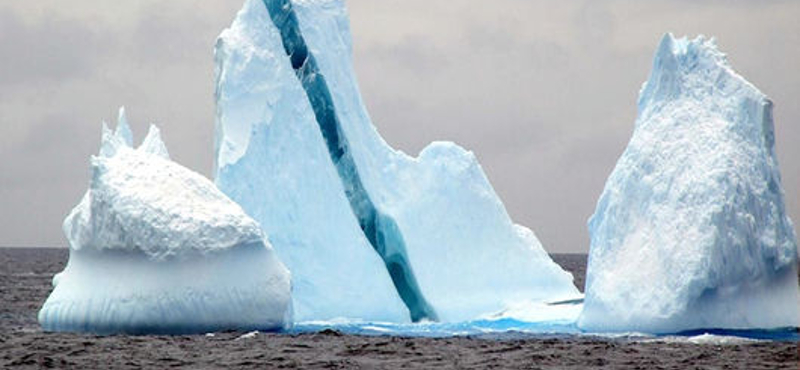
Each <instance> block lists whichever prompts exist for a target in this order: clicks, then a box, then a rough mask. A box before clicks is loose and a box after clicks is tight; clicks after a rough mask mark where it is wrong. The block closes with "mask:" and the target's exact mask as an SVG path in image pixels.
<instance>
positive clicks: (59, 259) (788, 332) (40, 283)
mask: <svg viewBox="0 0 800 370" xmlns="http://www.w3.org/2000/svg"><path fill="white" fill-rule="evenodd" d="M68 254H69V252H68V250H67V249H64V248H0V266H2V269H1V270H0V298H1V299H0V301H2V302H3V305H2V306H0V329H9V328H16V329H22V330H26V331H39V330H41V329H40V327H39V324H38V321H37V318H36V315H37V313H38V310H39V308H40V307H41V305H42V303H43V302H44V300H45V299H46V298H47V295H48V294H49V293H50V289H51V285H50V282H51V279H52V277H53V275H54V274H55V273H57V272H59V271H61V270H62V269H63V268H64V265H65V264H66V261H67V258H68ZM552 257H553V259H554V260H555V261H556V262H557V263H558V264H559V265H561V266H562V267H563V268H565V269H566V270H568V271H570V272H571V273H572V274H573V276H574V279H575V283H576V285H577V286H578V287H579V289H580V290H581V291H582V290H583V285H584V281H585V277H586V258H587V256H586V254H553V255H552ZM563 309H572V310H575V309H579V306H574V305H570V304H567V305H564V306H563ZM326 329H329V330H335V331H338V332H341V333H345V334H350V335H377V336H385V335H391V336H402V337H433V338H436V337H452V336H473V337H485V338H521V337H553V336H555V337H563V336H570V335H577V336H580V335H590V336H594V337H607V338H613V339H620V338H624V339H630V340H648V339H658V338H670V339H671V340H687V341H691V340H692V338H698V337H704V338H705V339H706V340H707V341H710V340H711V339H710V338H716V339H718V341H720V342H724V341H726V340H728V339H727V338H729V337H735V338H743V339H754V340H774V341H790V342H791V341H795V342H796V341H798V340H800V335H798V330H797V329H796V328H786V329H780V330H721V329H713V328H710V329H707V330H693V331H690V332H684V333H674V334H670V335H661V336H653V335H647V334H641V333H610V334H598V333H583V332H582V331H581V330H580V329H578V328H577V327H576V326H575V325H574V323H573V322H571V321H544V322H525V321H520V320H515V319H511V318H502V317H501V318H496V319H481V320H473V321H467V322H458V323H438V322H421V323H413V324H394V323H384V322H354V321H329V322H301V323H296V324H295V325H294V326H293V327H292V328H291V329H289V330H288V331H287V332H286V334H290V335H293V334H302V333H314V332H319V331H323V330H326Z"/></svg>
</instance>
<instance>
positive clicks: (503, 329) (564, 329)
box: [286, 318, 800, 342]
mask: <svg viewBox="0 0 800 370" xmlns="http://www.w3.org/2000/svg"><path fill="white" fill-rule="evenodd" d="M325 329H333V330H337V331H340V332H342V333H344V334H351V335H383V336H396V337H431V338H448V337H458V336H477V337H487V338H497V339H508V338H536V337H564V336H567V337H569V336H587V337H597V338H606V339H614V340H617V339H619V340H653V339H655V340H658V339H668V338H672V339H682V338H685V339H689V338H691V337H696V336H700V335H704V334H711V335H715V336H720V337H736V338H743V339H757V340H771V341H779V342H798V341H800V328H776V329H750V330H732V329H697V330H691V331H684V332H679V333H665V334H645V333H591V332H585V331H582V330H580V329H578V327H577V326H576V325H575V323H574V322H571V321H549V322H548V321H546V322H535V323H533V322H525V321H520V320H516V319H511V318H505V319H498V320H473V321H464V322H456V323H439V322H421V323H414V324H393V323H368V322H341V323H338V322H331V323H327V322H307V323H296V324H295V325H294V326H293V327H292V328H291V329H289V330H287V331H286V332H287V333H289V334H300V333H314V332H319V331H322V330H325Z"/></svg>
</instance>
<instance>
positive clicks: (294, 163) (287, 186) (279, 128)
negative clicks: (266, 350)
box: [216, 0, 410, 322]
mask: <svg viewBox="0 0 800 370" xmlns="http://www.w3.org/2000/svg"><path fill="white" fill-rule="evenodd" d="M216 63H217V64H216V73H217V92H216V95H217V135H216V141H217V148H216V149H217V152H216V168H217V170H216V183H217V186H219V188H220V189H221V190H222V191H223V192H225V193H226V194H227V195H228V196H230V197H231V198H232V199H233V200H235V201H236V202H238V203H239V204H241V205H242V207H243V208H244V209H245V211H247V213H248V214H249V215H251V216H252V217H253V218H255V219H256V220H258V221H259V223H260V224H261V226H262V228H263V229H264V231H265V232H266V233H267V234H268V235H269V239H270V242H271V243H272V245H273V246H274V248H275V250H276V252H277V253H278V255H279V256H280V258H281V260H282V261H284V262H285V263H286V265H287V267H288V268H289V269H290V270H291V271H292V281H293V292H292V300H293V307H294V318H295V320H297V321H310V320H331V319H337V318H347V319H360V320H365V321H388V322H408V321H410V318H409V313H408V309H407V308H406V307H405V305H404V304H403V301H402V300H401V299H400V297H399V296H398V294H397V292H396V291H395V288H394V285H393V284H392V280H391V278H390V277H389V274H388V272H387V271H386V268H385V267H384V265H383V261H382V260H381V259H380V257H379V256H378V255H377V254H376V253H375V252H374V250H373V249H372V246H371V245H370V244H369V242H368V241H367V239H366V238H365V237H364V234H363V233H362V232H361V230H360V228H359V226H358V222H357V221H356V218H355V216H354V215H353V212H352V211H351V210H350V206H349V204H348V201H347V198H346V197H345V195H344V189H343V187H342V183H341V180H340V179H339V177H338V175H337V173H336V170H335V168H334V167H333V163H332V161H331V159H330V156H329V155H328V151H327V149H326V147H325V142H324V140H323V137H322V134H321V133H320V130H319V128H318V126H317V123H316V121H315V119H314V114H313V112H312V110H311V106H310V103H309V101H308V99H307V98H306V95H305V93H304V91H303V88H302V87H301V85H300V82H299V81H298V79H297V77H296V76H295V74H294V71H293V69H292V66H291V65H290V63H289V60H288V59H287V58H286V54H285V53H284V50H283V46H282V41H281V37H280V35H279V33H278V29H277V28H276V27H275V25H274V24H273V23H272V21H271V20H270V17H269V14H268V13H267V10H266V7H265V6H264V4H263V3H262V2H261V1H260V0H249V1H247V2H246V3H245V5H244V7H243V9H242V10H240V11H239V13H238V14H237V16H236V19H235V20H234V22H233V24H232V25H231V27H230V28H228V29H226V30H225V31H223V32H222V34H221V35H220V37H219V39H218V41H217V47H216Z"/></svg>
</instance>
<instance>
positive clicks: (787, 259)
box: [578, 35, 800, 333]
mask: <svg viewBox="0 0 800 370" xmlns="http://www.w3.org/2000/svg"><path fill="white" fill-rule="evenodd" d="M780 184H781V182H780V173H779V171H778V163H777V159H776V155H775V143H774V131H773V121H772V103H771V102H770V101H769V99H767V97H766V96H764V94H762V93H761V92H760V91H758V89H756V88H755V87H754V86H753V85H751V84H750V83H749V82H747V81H745V79H744V78H742V77H741V76H739V75H738V74H736V72H734V71H733V70H732V69H731V67H730V65H729V64H728V62H727V60H726V58H725V56H724V55H723V54H722V53H720V52H719V51H718V50H717V48H716V46H715V44H714V42H713V40H709V39H705V38H703V37H698V38H697V39H695V40H687V39H685V38H683V39H675V38H673V37H672V35H666V36H665V37H664V39H663V41H662V42H661V46H660V47H659V50H658V51H657V53H656V56H655V61H654V62H653V71H652V73H651V74H650V79H649V80H648V81H647V83H646V84H645V85H644V87H643V88H642V91H641V95H640V98H639V117H638V119H637V122H636V128H635V130H634V132H633V137H632V138H631V140H630V143H629V144H628V147H627V149H626V150H625V152H624V154H623V155H622V157H621V158H620V159H619V161H618V162H617V166H616V168H615V169H614V171H613V173H612V174H611V176H610V177H609V179H608V182H607V183H606V187H605V190H604V191H603V194H602V196H601V197H600V200H599V201H598V204H597V209H596V211H595V213H594V215H593V216H592V218H591V220H590V221H589V231H590V234H591V250H590V254H589V265H588V268H587V277H586V299H585V305H584V310H583V313H582V314H581V317H580V319H579V322H578V325H579V326H580V327H581V328H583V329H585V330H591V331H641V332H651V333H674V332H680V331H686V330H693V329H712V328H718V329H755V328H761V329H764V328H779V327H796V326H798V320H799V319H800V312H798V310H800V308H798V284H797V242H796V237H795V232H794V228H793V226H792V222H791V221H790V220H789V218H788V217H787V215H786V210H785V207H784V199H783V190H782V188H781V185H780Z"/></svg>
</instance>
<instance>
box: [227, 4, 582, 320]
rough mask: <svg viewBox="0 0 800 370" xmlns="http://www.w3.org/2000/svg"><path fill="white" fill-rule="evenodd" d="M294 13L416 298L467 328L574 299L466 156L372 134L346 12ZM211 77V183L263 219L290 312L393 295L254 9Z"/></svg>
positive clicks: (318, 314)
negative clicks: (291, 296)
mask: <svg viewBox="0 0 800 370" xmlns="http://www.w3.org/2000/svg"><path fill="white" fill-rule="evenodd" d="M292 3H293V6H294V9H295V11H296V13H297V16H298V19H299V23H300V26H301V29H302V33H303V37H304V39H305V41H306V43H307V45H308V48H309V50H310V51H311V53H312V54H313V55H314V56H315V57H316V60H317V62H318V64H319V67H320V70H321V73H322V74H323V75H324V76H325V78H326V80H327V84H328V86H329V88H330V91H331V95H332V98H333V102H334V104H335V108H336V113H337V116H338V118H339V121H340V122H341V124H342V131H343V132H342V133H341V135H342V136H344V137H345V138H346V139H347V140H348V142H349V147H350V148H351V149H352V155H353V157H354V160H355V162H356V165H357V167H358V171H359V174H360V176H361V180H362V181H363V184H364V186H365V188H366V190H367V192H368V193H369V195H370V197H371V199H372V201H373V202H374V203H375V205H376V207H377V208H378V210H379V211H380V212H382V213H383V214H385V215H388V216H390V217H392V218H393V219H394V221H395V222H396V223H397V226H398V227H399V229H400V230H399V231H400V233H401V234H402V236H403V238H404V240H405V243H406V253H407V260H408V262H409V264H410V267H411V269H412V270H413V273H414V276H415V278H416V281H417V282H418V284H419V287H420V290H421V293H422V295H423V296H424V298H425V299H427V301H428V302H429V303H430V304H431V306H432V307H433V309H434V310H435V312H436V315H437V317H438V318H439V319H440V320H442V321H463V320H470V319H475V318H478V317H481V316H485V315H489V314H492V313H496V312H503V311H507V309H508V308H509V307H513V306H516V305H518V304H519V303H520V302H544V301H556V300H561V299H570V298H574V297H576V296H579V293H578V291H577V289H576V288H575V287H574V285H573V283H572V276H571V275H570V274H569V273H568V272H565V271H564V270H562V269H561V268H560V267H559V266H558V265H557V264H555V263H554V262H553V261H552V260H551V259H550V257H549V256H548V255H547V253H546V252H545V250H544V249H543V248H542V245H541V244H540V242H539V241H538V239H537V238H536V236H535V235H534V234H533V232H531V231H530V230H529V229H527V228H525V227H523V226H519V225H516V224H514V223H513V222H512V220H511V219H510V218H509V216H508V214H507V212H506V210H505V208H504V206H503V204H502V203H501V201H500V199H499V198H498V196H497V194H496V193H495V192H494V190H493V188H492V186H491V185H490V184H489V182H488V180H487V178H486V176H485V174H484V173H483V170H482V169H481V167H480V165H479V164H478V162H477V160H476V158H475V156H474V155H473V153H471V152H469V151H466V150H464V149H462V148H460V147H459V146H457V145H455V144H453V143H449V142H435V143H433V144H431V145H430V146H428V147H427V148H425V149H424V150H423V151H422V152H421V153H420V154H419V156H418V157H416V158H414V157H410V156H408V155H406V154H404V153H402V152H400V151H397V150H394V149H392V148H391V147H390V146H389V145H388V144H387V143H386V142H385V141H384V140H383V139H382V138H381V136H380V135H379V134H378V132H377V131H376V129H375V127H374V126H373V124H372V122H371V120H370V118H369V115H368V113H367V111H366V109H365V107H364V104H363V102H362V100H361V96H360V93H359V90H358V85H357V81H356V78H355V73H354V71H353V67H352V46H351V39H350V30H349V21H348V18H347V13H346V9H345V6H344V2H343V1H339V0H325V1H293V2H292ZM387 73H389V71H387ZM217 75H218V90H217V100H218V106H217V109H218V111H217V114H218V125H217V174H216V175H217V179H216V181H217V184H218V186H219V187H220V188H221V189H222V190H223V191H224V192H226V194H228V195H229V196H231V198H233V199H234V200H236V201H238V202H240V203H241V204H242V205H243V207H244V208H245V210H247V212H248V213H249V214H250V215H252V216H253V217H254V218H256V219H257V220H259V222H260V223H261V224H262V226H263V227H264V229H265V230H266V231H267V233H268V234H269V235H270V240H271V241H272V243H273V245H274V246H275V248H276V250H277V251H278V253H279V255H280V256H281V258H282V259H283V260H284V261H286V263H287V265H289V268H290V269H291V270H292V272H293V274H294V278H295V308H296V313H297V314H298V315H299V316H301V317H302V318H303V319H319V320H323V319H325V317H324V316H331V315H332V314H333V313H334V312H329V311H332V310H334V308H335V306H331V307H330V308H326V306H328V303H327V302H328V300H327V299H326V300H323V301H320V302H318V303H316V304H318V306H317V307H314V308H313V309H308V310H305V309H301V308H299V307H298V301H299V300H302V299H303V296H304V295H306V294H307V293H305V292H304V289H307V288H314V289H315V290H316V291H315V292H314V293H313V295H312V296H309V299H308V300H309V301H312V300H316V299H317V297H318V296H320V295H321V294H329V295H330V293H331V292H333V293H335V294H334V296H335V295H336V294H340V293H341V292H343V291H345V292H347V291H351V290H355V291H359V292H360V291H363V290H364V289H368V290H377V291H384V290H385V289H392V290H393V288H391V287H392V285H391V281H390V280H387V279H388V275H387V274H386V271H385V267H383V266H382V265H381V264H380V261H378V260H376V259H375V258H376V257H377V255H376V253H375V252H374V251H373V249H372V248H371V246H370V244H369V243H368V242H367V241H366V240H365V239H364V236H363V233H362V232H361V230H360V229H359V226H358V223H357V221H356V220H355V218H354V216H353V212H352V210H351V209H350V206H349V205H348V201H347V198H346V197H345V195H344V193H343V189H342V185H341V179H339V178H337V173H336V170H335V168H334V167H333V165H332V162H331V160H330V159H329V155H328V153H327V152H326V148H325V144H324V140H323V138H322V137H321V135H320V133H319V128H318V127H317V124H316V122H315V118H314V114H313V112H312V111H311V107H310V104H309V102H308V99H307V97H305V96H303V95H302V90H301V87H300V85H299V82H297V78H296V76H295V75H294V73H293V71H292V68H291V65H290V62H289V60H288V58H287V56H286V55H285V52H284V50H283V47H282V44H281V39H280V37H279V36H278V31H277V29H276V28H275V26H274V24H272V23H270V21H269V17H268V15H267V14H266V9H265V8H264V6H263V3H262V2H261V1H257V0H249V1H247V3H246V5H245V8H244V9H243V11H242V12H240V13H239V16H238V17H237V20H236V22H234V24H233V26H232V27H231V28H230V29H229V30H226V31H225V32H223V34H222V36H221V38H220V41H219V42H218V47H217ZM353 253H358V254H357V256H358V257H356V255H354V254H353ZM345 258H346V259H347V260H348V261H347V262H345V261H343V259H345ZM365 261H366V262H365ZM373 266H374V267H375V268H373ZM342 267H344V269H345V270H347V271H348V273H349V274H352V275H354V276H356V277H357V278H356V279H353V281H352V282H350V281H331V279H332V278H331V277H330V276H334V277H336V278H339V279H343V278H342V277H341V276H340V273H338V272H336V271H337V270H335V269H340V268H342ZM377 267H380V269H382V271H381V272H378V268H377ZM366 269H368V270H366ZM356 282H358V283H359V284H356ZM347 284H354V285H347ZM365 285H366V287H365ZM309 290H310V289H309ZM359 294H360V293H359ZM339 301H349V299H344V300H341V299H340V300H339ZM339 301H337V302H339ZM323 302H325V303H323ZM392 302H395V301H392ZM299 305H300V306H303V305H305V304H303V303H300V304H299ZM394 307H395V306H394V305H384V306H383V307H379V308H377V311H380V310H386V309H393V308H394ZM371 309H372V308H371ZM302 312H306V313H302ZM342 316H345V317H353V316H354V315H351V314H348V313H347V312H343V313H342ZM389 319H390V320H388V321H394V320H397V318H396V317H394V318H389Z"/></svg>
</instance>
